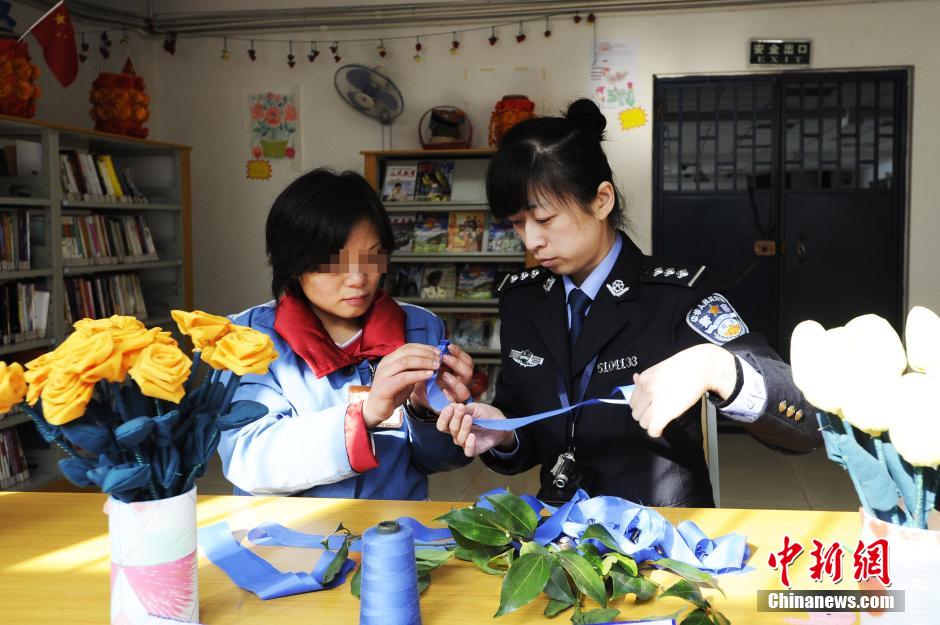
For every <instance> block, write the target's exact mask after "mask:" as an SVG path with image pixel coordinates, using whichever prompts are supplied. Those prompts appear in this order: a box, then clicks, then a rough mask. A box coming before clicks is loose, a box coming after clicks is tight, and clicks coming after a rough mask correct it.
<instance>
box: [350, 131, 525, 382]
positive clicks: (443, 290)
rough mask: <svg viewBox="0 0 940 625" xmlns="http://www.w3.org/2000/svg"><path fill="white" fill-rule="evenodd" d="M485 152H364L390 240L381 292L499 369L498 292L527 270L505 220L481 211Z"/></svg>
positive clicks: (481, 361)
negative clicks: (417, 309)
mask: <svg viewBox="0 0 940 625" xmlns="http://www.w3.org/2000/svg"><path fill="white" fill-rule="evenodd" d="M494 153H495V151H494V150H491V149H467V150H396V151H364V152H362V154H363V157H364V159H365V163H364V164H365V176H366V179H367V180H369V182H370V184H372V186H373V188H375V189H376V190H377V191H378V192H379V193H380V194H381V196H382V201H383V204H384V205H385V208H386V210H387V211H388V213H389V219H390V221H391V224H392V230H393V233H394V236H395V250H394V251H393V252H392V254H391V257H390V264H389V271H388V274H387V275H386V278H385V283H384V288H385V290H386V291H387V292H388V293H389V294H390V295H391V296H392V297H394V298H395V299H397V300H398V301H401V302H407V303H412V304H417V305H419V306H424V307H425V308H427V309H429V310H431V311H432V312H434V313H436V314H437V315H439V316H440V317H441V318H442V319H443V320H444V322H445V326H446V327H447V332H448V336H449V338H451V339H452V340H454V341H455V342H457V343H458V344H459V345H460V346H461V347H462V348H464V349H465V350H466V351H467V352H468V353H469V354H471V355H472V356H473V357H474V361H475V362H477V363H478V364H482V365H497V364H499V332H498V327H499V319H498V311H499V309H498V299H497V286H498V285H499V283H500V282H501V281H502V279H503V278H504V277H505V276H506V275H507V274H510V273H514V272H517V271H521V270H522V269H523V268H524V267H526V266H531V265H534V264H535V263H534V260H533V259H532V258H530V257H527V256H526V253H525V249H524V247H523V245H522V242H521V241H520V240H519V238H518V237H517V236H516V234H515V232H514V230H513V228H512V225H511V224H510V223H509V222H508V221H506V220H500V219H494V218H493V217H492V215H490V214H489V211H488V210H487V203H486V197H485V193H484V179H485V177H486V169H487V167H488V166H489V162H490V159H491V158H492V157H493V154H494Z"/></svg>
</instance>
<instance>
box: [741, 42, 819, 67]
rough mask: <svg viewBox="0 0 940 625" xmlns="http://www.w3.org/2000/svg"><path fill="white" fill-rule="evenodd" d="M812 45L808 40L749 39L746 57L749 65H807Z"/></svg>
mask: <svg viewBox="0 0 940 625" xmlns="http://www.w3.org/2000/svg"><path fill="white" fill-rule="evenodd" d="M811 51H812V44H811V43H810V41H809V40H808V39H792V40H791V39H751V42H750V45H749V49H748V57H749V60H748V62H749V64H751V65H771V66H779V65H786V66H791V67H792V66H800V67H805V66H807V65H809V61H810V53H811Z"/></svg>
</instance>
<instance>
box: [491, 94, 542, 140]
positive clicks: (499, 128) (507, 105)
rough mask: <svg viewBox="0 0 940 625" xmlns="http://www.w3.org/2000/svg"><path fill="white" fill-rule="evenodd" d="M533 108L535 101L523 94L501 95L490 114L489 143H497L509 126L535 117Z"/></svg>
mask: <svg viewBox="0 0 940 625" xmlns="http://www.w3.org/2000/svg"><path fill="white" fill-rule="evenodd" d="M534 110H535V102H533V101H532V100H530V99H529V98H527V97H526V96H524V95H505V96H503V99H502V100H500V101H499V102H497V103H496V108H494V109H493V113H492V114H491V115H490V137H489V143H490V145H491V146H496V145H499V142H500V140H501V139H502V138H503V136H504V135H505V134H506V133H507V132H508V131H509V129H510V128H512V127H513V126H515V125H516V124H518V123H519V122H521V121H525V120H527V119H530V118H532V117H535V113H534V112H533V111H534Z"/></svg>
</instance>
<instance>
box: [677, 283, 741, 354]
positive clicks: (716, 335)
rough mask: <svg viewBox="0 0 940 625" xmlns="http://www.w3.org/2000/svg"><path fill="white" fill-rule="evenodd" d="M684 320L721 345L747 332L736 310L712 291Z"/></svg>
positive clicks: (721, 296)
mask: <svg viewBox="0 0 940 625" xmlns="http://www.w3.org/2000/svg"><path fill="white" fill-rule="evenodd" d="M685 320H686V323H688V324H689V327H690V328H692V329H693V330H695V331H696V332H698V333H699V334H701V335H702V336H704V337H705V338H706V339H708V340H709V341H710V342H712V343H714V344H715V345H723V344H724V343H727V342H728V341H730V340H732V339H736V338H738V337H739V336H744V335H745V334H747V332H748V329H747V326H746V325H745V324H744V321H742V320H741V317H740V315H738V311H736V310H735V309H734V307H732V306H731V304H730V303H729V302H728V300H727V299H725V297H724V296H723V295H720V294H718V293H712V294H711V295H709V296H708V297H706V298H705V299H703V300H702V301H701V302H699V303H698V305H696V306H695V308H693V309H692V310H690V311H689V314H688V316H686V318H685Z"/></svg>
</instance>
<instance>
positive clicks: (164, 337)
mask: <svg viewBox="0 0 940 625" xmlns="http://www.w3.org/2000/svg"><path fill="white" fill-rule="evenodd" d="M157 330H159V328H157ZM153 342H154V343H160V344H161V345H172V346H173V347H179V343H177V342H176V339H174V338H173V333H172V332H168V331H166V330H163V331H158V332H157V333H156V335H154V337H153Z"/></svg>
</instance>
